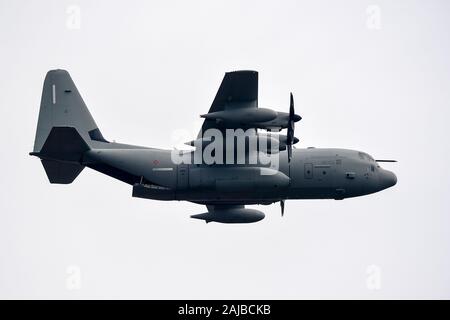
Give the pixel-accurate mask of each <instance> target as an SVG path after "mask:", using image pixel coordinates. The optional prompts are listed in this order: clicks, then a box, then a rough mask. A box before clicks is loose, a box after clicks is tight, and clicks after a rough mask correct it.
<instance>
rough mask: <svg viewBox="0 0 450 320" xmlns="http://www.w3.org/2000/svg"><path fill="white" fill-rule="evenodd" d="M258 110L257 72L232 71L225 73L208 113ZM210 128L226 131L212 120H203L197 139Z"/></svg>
mask: <svg viewBox="0 0 450 320" xmlns="http://www.w3.org/2000/svg"><path fill="white" fill-rule="evenodd" d="M257 108H258V72H256V71H233V72H227V73H225V76H224V77H223V80H222V83H221V84H220V87H219V90H218V91H217V94H216V97H215V98H214V101H213V103H212V105H211V108H210V109H209V112H208V113H213V112H218V111H228V110H230V111H235V110H239V109H257ZM210 128H217V129H219V130H223V129H226V127H224V126H223V125H220V124H218V123H217V121H216V120H214V119H205V121H204V122H203V125H202V128H201V130H200V132H199V134H198V138H201V137H202V136H203V133H204V132H205V131H206V130H207V129H210Z"/></svg>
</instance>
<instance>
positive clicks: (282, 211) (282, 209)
mask: <svg viewBox="0 0 450 320" xmlns="http://www.w3.org/2000/svg"><path fill="white" fill-rule="evenodd" d="M280 206H281V216H284V200H280Z"/></svg>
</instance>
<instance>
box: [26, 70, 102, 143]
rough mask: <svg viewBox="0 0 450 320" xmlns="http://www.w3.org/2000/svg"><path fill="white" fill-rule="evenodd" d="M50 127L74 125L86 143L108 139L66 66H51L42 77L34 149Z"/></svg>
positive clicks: (43, 141) (47, 133) (48, 131)
mask: <svg viewBox="0 0 450 320" xmlns="http://www.w3.org/2000/svg"><path fill="white" fill-rule="evenodd" d="M53 127H73V128H75V129H77V131H78V133H79V134H80V136H81V137H82V138H83V140H84V141H86V142H87V144H88V145H91V144H92V141H98V142H107V141H106V140H105V139H104V138H103V136H102V134H101V132H100V130H99V129H98V127H97V124H96V123H95V121H94V119H93V118H92V116H91V114H90V113H89V110H88V108H87V107H86V104H85V103H84V101H83V99H82V98H81V96H80V93H79V92H78V90H77V87H76V86H75V84H74V83H73V81H72V78H71V77H70V75H69V73H68V72H67V71H65V70H51V71H49V72H48V73H47V76H46V77H45V81H44V88H43V90H42V99H41V108H40V110H39V120H38V125H37V130H36V138H35V140H34V148H33V152H40V151H41V149H42V146H43V145H44V143H45V140H46V139H47V137H48V135H49V134H50V131H51V130H52V128H53Z"/></svg>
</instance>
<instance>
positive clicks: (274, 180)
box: [30, 70, 397, 223]
mask: <svg viewBox="0 0 450 320" xmlns="http://www.w3.org/2000/svg"><path fill="white" fill-rule="evenodd" d="M201 117H202V118H204V119H205V120H204V122H203V125H202V128H201V130H200V133H199V135H198V137H197V139H196V140H194V141H190V142H187V144H188V145H190V146H193V147H194V148H195V150H192V148H191V150H184V151H180V150H161V149H155V148H146V147H138V146H133V145H127V144H121V143H115V142H109V141H107V140H106V139H105V138H104V137H103V135H102V133H101V132H100V129H99V128H98V127H97V124H96V123H95V121H94V119H93V118H92V116H91V114H90V113H89V110H88V109H87V107H86V105H85V103H84V102H83V99H82V98H81V96H80V94H79V92H78V90H77V88H76V87H75V84H74V82H73V81H72V79H71V77H70V75H69V73H68V72H67V71H65V70H52V71H49V72H48V73H47V76H46V78H45V81H44V88H43V92H42V99H41V106H40V112H39V120H38V125H37V132H36V138H35V142H34V148H33V152H30V155H33V156H37V157H39V158H40V159H41V162H42V164H43V166H44V169H45V172H46V174H47V177H48V179H49V181H50V183H59V184H68V183H72V182H73V181H74V180H75V178H76V177H77V176H78V174H79V173H80V172H81V171H82V170H83V169H84V168H85V167H89V168H91V169H93V170H96V171H99V172H101V173H103V174H106V175H108V176H111V177H113V178H116V179H118V180H120V181H123V182H125V183H128V184H130V185H131V186H132V188H133V192H132V195H133V197H139V198H147V199H155V200H185V201H191V202H194V203H198V204H204V205H206V207H207V212H205V213H201V214H195V215H192V216H191V217H192V218H196V219H201V220H204V221H206V222H207V223H208V222H211V221H214V222H221V223H250V222H256V221H259V220H261V219H263V218H264V216H265V215H264V213H263V212H261V211H258V210H255V209H248V208H245V205H254V204H263V205H268V204H271V203H274V202H280V204H281V214H282V215H283V213H284V203H285V200H286V199H336V200H341V199H344V198H349V197H357V196H362V195H367V194H370V193H374V192H378V191H381V190H383V189H386V188H389V187H391V186H393V185H395V184H396V182H397V178H396V176H395V174H394V173H392V172H391V171H388V170H385V169H383V168H381V167H380V165H379V163H380V162H395V160H374V159H373V158H372V157H371V156H370V155H368V154H367V153H364V152H360V151H353V150H347V149H321V148H307V149H295V148H294V149H293V144H295V143H296V142H298V139H297V138H296V137H294V124H295V123H296V122H298V121H299V120H301V117H300V116H299V115H297V114H295V111H294V99H293V97H292V94H291V96H290V108H289V112H277V111H274V110H271V109H267V108H259V107H258V73H257V72H256V71H234V72H228V73H226V74H225V76H224V78H223V80H222V83H221V85H220V87H219V90H218V92H217V94H216V96H215V99H214V101H213V103H212V106H211V108H210V110H209V112H208V113H207V114H204V115H202V116H201ZM282 129H287V135H282V134H278V133H277V134H274V133H272V131H280V130H282ZM261 130H267V131H271V132H268V133H263V132H261ZM230 132H231V133H232V134H233V135H231V134H230V135H229V133H230ZM236 132H237V133H236ZM236 141H237V142H238V145H237V146H236V145H234V144H233V143H235V142H236ZM255 146H256V147H255ZM269 146H270V148H269ZM207 156H208V157H209V158H208V157H207ZM264 156H266V158H264ZM224 159H226V161H225V160H224ZM267 159H269V160H267Z"/></svg>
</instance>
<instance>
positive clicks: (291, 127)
mask: <svg viewBox="0 0 450 320" xmlns="http://www.w3.org/2000/svg"><path fill="white" fill-rule="evenodd" d="M301 119H302V117H300V116H299V115H297V114H295V108H294V95H293V94H292V92H291V94H290V101H289V123H288V126H287V141H286V144H287V150H288V162H291V158H292V145H293V144H294V143H297V142H298V139H297V138H296V137H294V131H295V123H296V122H297V121H300V120H301Z"/></svg>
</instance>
